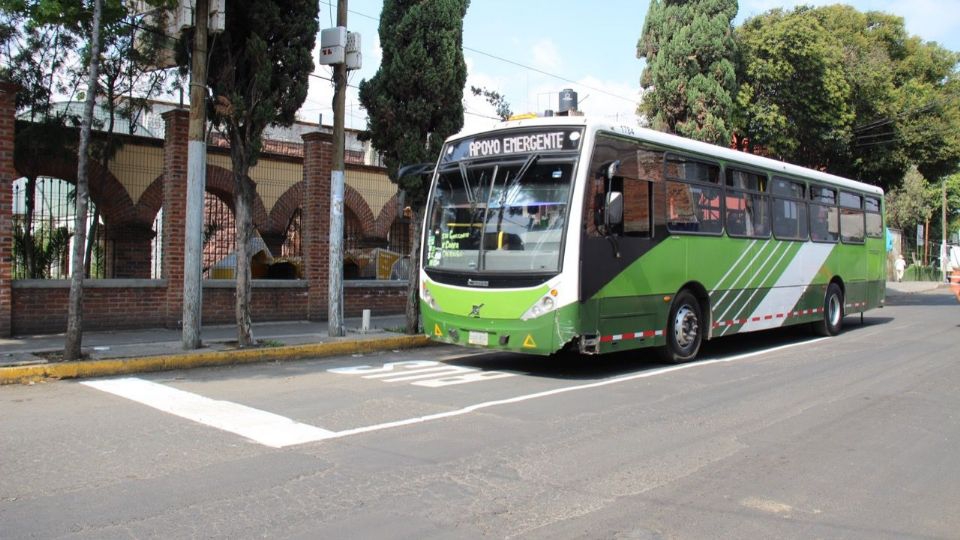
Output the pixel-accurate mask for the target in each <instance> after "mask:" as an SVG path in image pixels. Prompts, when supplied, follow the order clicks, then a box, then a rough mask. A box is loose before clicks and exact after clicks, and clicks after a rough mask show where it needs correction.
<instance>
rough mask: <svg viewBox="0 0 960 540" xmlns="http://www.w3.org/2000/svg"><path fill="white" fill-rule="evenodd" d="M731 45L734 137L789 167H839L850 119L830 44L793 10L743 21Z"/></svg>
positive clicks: (838, 53)
mask: <svg viewBox="0 0 960 540" xmlns="http://www.w3.org/2000/svg"><path fill="white" fill-rule="evenodd" d="M737 40H738V46H739V50H740V53H741V57H742V61H741V63H740V73H739V78H740V90H739V92H738V94H737V115H736V118H737V127H738V131H739V132H740V133H741V134H742V135H744V136H745V137H746V138H747V139H748V140H749V141H750V144H751V146H753V147H756V146H761V147H762V148H763V150H764V151H765V152H766V153H769V154H770V155H772V156H775V157H777V158H779V159H783V160H786V161H789V162H792V163H797V164H800V165H805V166H808V167H812V168H817V169H828V170H830V169H832V168H833V167H834V166H835V165H836V164H837V163H838V162H842V161H843V160H844V159H845V158H844V153H845V150H846V149H847V148H849V145H850V140H851V135H852V133H851V131H852V127H853V121H854V113H853V110H852V108H851V105H850V100H851V90H850V85H849V84H848V83H847V80H846V77H845V74H844V70H843V56H842V47H841V46H840V43H839V41H837V39H836V37H835V36H833V35H831V34H829V33H828V32H826V31H825V29H824V28H823V26H822V25H821V24H820V21H819V20H818V18H817V17H815V16H814V15H813V14H812V13H811V12H810V10H808V9H806V8H798V9H797V10H796V11H794V12H792V13H787V12H784V11H782V10H779V9H775V10H773V11H771V12H769V13H767V14H765V15H762V16H759V17H754V18H752V19H749V20H748V21H746V22H745V23H744V24H743V26H741V27H740V28H738V29H737ZM748 149H750V150H752V148H748Z"/></svg>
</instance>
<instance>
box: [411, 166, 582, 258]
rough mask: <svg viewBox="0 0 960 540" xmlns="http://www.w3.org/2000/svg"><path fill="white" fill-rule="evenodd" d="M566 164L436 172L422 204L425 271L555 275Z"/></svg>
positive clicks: (569, 170) (569, 174)
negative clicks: (426, 205) (428, 197)
mask: <svg viewBox="0 0 960 540" xmlns="http://www.w3.org/2000/svg"><path fill="white" fill-rule="evenodd" d="M513 158H516V160H513ZM574 164H575V160H574V159H557V158H555V157H554V158H549V159H548V158H546V157H542V156H541V155H539V154H528V155H520V156H511V161H509V162H507V161H497V162H488V163H469V164H468V163H464V162H460V163H456V164H453V165H450V166H447V167H445V168H444V167H442V168H441V169H440V171H439V174H438V175H437V179H436V187H435V188H434V190H433V197H432V199H431V201H430V206H429V216H428V219H427V235H426V246H425V255H426V257H425V259H426V260H425V264H426V268H427V269H437V270H456V271H467V272H484V273H496V272H557V271H559V270H560V254H561V244H562V239H563V229H564V225H565V223H566V222H567V220H568V206H569V200H570V188H571V183H572V178H573V171H574Z"/></svg>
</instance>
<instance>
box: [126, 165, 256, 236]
mask: <svg viewBox="0 0 960 540" xmlns="http://www.w3.org/2000/svg"><path fill="white" fill-rule="evenodd" d="M206 191H207V192H208V193H212V194H214V195H216V196H217V197H219V198H220V199H221V200H222V201H223V202H225V203H226V204H227V206H228V207H229V208H230V211H231V212H235V209H234V207H233V192H234V183H233V172H232V171H229V170H227V169H224V168H223V167H217V166H216V165H207V178H206ZM162 206H163V175H160V176H158V177H157V178H156V179H154V181H153V182H151V183H150V186H148V187H147V189H146V190H145V191H144V192H143V194H142V195H140V200H139V201H138V202H137V206H136V209H135V214H136V216H137V218H138V220H139V221H141V222H143V223H153V220H154V219H156V217H157V212H159V211H160V208H161V207H162ZM268 223H269V218H268V216H267V210H266V208H265V207H264V205H263V199H261V198H260V195H259V194H257V196H256V199H254V202H253V225H254V227H257V228H259V227H261V226H262V225H266V224H268Z"/></svg>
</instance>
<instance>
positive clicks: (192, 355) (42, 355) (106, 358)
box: [0, 315, 428, 385]
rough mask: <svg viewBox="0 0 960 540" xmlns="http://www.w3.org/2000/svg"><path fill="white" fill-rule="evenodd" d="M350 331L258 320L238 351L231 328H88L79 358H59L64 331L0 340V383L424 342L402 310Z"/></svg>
mask: <svg viewBox="0 0 960 540" xmlns="http://www.w3.org/2000/svg"><path fill="white" fill-rule="evenodd" d="M344 322H345V324H344V326H345V328H346V329H347V335H346V336H344V337H340V338H331V337H329V336H328V335H327V328H328V327H327V323H326V322H307V321H289V322H268V323H255V324H254V325H253V336H254V338H255V339H257V340H258V341H259V342H260V343H261V346H260V347H256V348H251V349H238V348H237V347H236V339H237V338H236V334H237V330H236V326H235V325H216V326H204V327H203V329H202V331H201V336H202V339H203V344H204V347H202V348H201V349H198V350H190V351H187V350H184V349H183V347H182V345H181V332H180V330H170V329H164V328H156V329H145V330H118V331H110V332H85V333H84V335H83V353H84V355H85V357H86V358H85V359H84V360H82V361H78V362H61V361H58V358H59V355H60V354H61V353H62V352H63V346H64V336H63V334H56V335H41V336H21V337H17V338H0V385H2V384H11V383H18V382H30V381H36V380H41V379H45V378H58V379H59V378H75V377H106V376H111V375H120V374H125V373H140V372H146V371H163V370H169V369H187V368H193V367H205V366H219V365H229V364H237V363H248V362H264V361H280V360H293V359H298V358H317V357H322V356H333V355H340V354H356V353H361V352H372V351H378V350H393V349H402V348H410V347H419V346H423V345H426V344H427V343H428V341H427V339H426V337H424V336H422V335H414V336H409V335H405V334H402V333H399V331H400V330H401V329H402V328H403V326H404V324H405V319H404V316H403V315H391V316H382V317H373V318H372V319H371V321H370V330H369V331H366V332H362V331H361V330H360V325H361V319H360V318H359V317H357V318H347V319H346V320H345V321H344Z"/></svg>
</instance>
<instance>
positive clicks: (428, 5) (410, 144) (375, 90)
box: [360, 0, 469, 334]
mask: <svg viewBox="0 0 960 540" xmlns="http://www.w3.org/2000/svg"><path fill="white" fill-rule="evenodd" d="M468 6H469V0H433V1H431V2H420V1H416V0H385V1H384V4H383V12H382V14H381V16H380V28H379V32H380V45H381V47H382V49H383V59H382V60H381V62H380V68H379V69H378V70H377V73H376V74H375V75H374V76H373V78H372V79H370V80H369V81H366V80H365V81H361V83H360V103H361V104H362V105H363V107H364V108H365V109H366V110H367V115H368V132H367V134H366V137H368V138H369V140H371V141H372V143H373V146H374V147H376V148H377V149H378V150H380V151H381V152H383V155H384V162H385V164H386V166H387V170H388V173H389V175H390V179H391V180H392V181H393V182H395V183H397V185H398V186H399V187H400V189H401V190H402V192H403V193H404V196H405V201H406V204H407V206H409V207H410V209H411V217H412V220H413V241H412V242H411V249H410V284H409V288H408V291H407V332H408V333H411V334H413V333H417V332H418V331H419V320H420V317H419V293H418V287H419V269H420V262H419V255H420V216H422V215H423V207H424V204H425V203H426V198H427V191H428V190H429V184H428V181H427V179H426V178H424V177H423V176H421V175H408V176H404V177H398V174H397V173H398V170H399V168H400V167H401V166H402V165H410V164H415V163H422V162H426V161H435V160H436V159H437V156H439V154H440V147H441V146H442V145H443V141H444V140H445V139H446V138H447V137H448V136H450V135H452V134H454V133H456V132H457V131H459V130H460V128H462V127H463V88H464V85H465V84H466V80H467V67H466V64H465V62H464V60H463V17H464V16H465V15H466V13H467V7H468Z"/></svg>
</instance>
